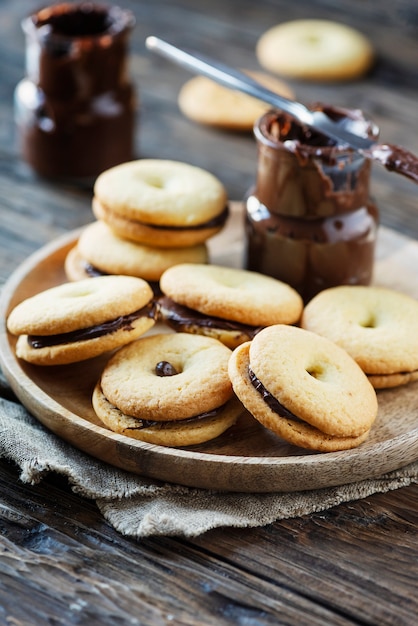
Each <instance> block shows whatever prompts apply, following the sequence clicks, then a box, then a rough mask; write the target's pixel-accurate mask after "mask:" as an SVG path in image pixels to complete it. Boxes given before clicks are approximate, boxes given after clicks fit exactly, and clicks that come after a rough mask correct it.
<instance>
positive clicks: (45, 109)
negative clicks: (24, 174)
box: [15, 2, 137, 181]
mask: <svg viewBox="0 0 418 626" xmlns="http://www.w3.org/2000/svg"><path fill="white" fill-rule="evenodd" d="M133 26H134V17H133V14H132V13H131V12H130V11H127V10H123V9H121V8H119V7H116V6H107V5H100V4H94V3H92V2H84V3H69V2H67V3H59V4H55V5H53V6H50V7H46V8H43V9H40V10H39V11H38V12H37V13H35V14H33V15H31V16H29V17H27V18H26V19H24V20H23V22H22V28H23V31H24V33H25V36H26V77H25V78H24V79H23V80H21V81H20V83H19V84H18V85H17V87H16V90H15V118H16V124H17V129H18V137H19V142H20V147H21V152H22V156H23V158H24V160H25V161H26V162H27V163H28V164H29V165H30V166H31V167H32V168H33V170H35V171H36V172H37V173H38V174H40V175H41V176H45V177H50V178H58V179H74V180H77V181H78V180H82V181H84V180H87V179H90V180H93V179H94V178H95V177H96V176H97V175H98V174H99V173H100V172H102V171H103V170H105V169H107V168H109V167H112V166H114V165H117V164H118V163H122V162H125V161H129V160H131V159H132V158H133V151H134V130H135V113H136V107H137V102H136V96H135V92H134V88H133V85H132V84H131V82H130V80H129V77H128V72H127V56H128V50H127V48H128V39H129V36H130V33H131V31H132V28H133Z"/></svg>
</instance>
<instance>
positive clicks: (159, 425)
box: [106, 398, 228, 430]
mask: <svg viewBox="0 0 418 626" xmlns="http://www.w3.org/2000/svg"><path fill="white" fill-rule="evenodd" d="M106 400H107V398H106ZM107 402H109V400H107ZM109 404H111V403H110V402H109ZM227 404H228V403H225V404H222V405H221V406H219V407H216V408H215V409H212V410H211V411H205V412H204V413H199V414H198V415H192V416H191V417H184V418H182V419H179V420H144V419H141V418H139V417H134V416H133V415H127V417H131V418H132V419H135V420H137V421H138V426H130V427H129V428H125V430H144V429H145V428H153V429H155V430H164V429H167V428H171V427H173V426H180V427H181V426H182V425H184V424H191V423H193V422H203V421H205V420H207V421H209V420H211V419H213V418H214V417H218V416H219V415H220V414H221V413H222V412H223V411H224V409H225V408H226V405H227ZM111 406H112V410H113V411H117V412H118V413H120V414H121V415H126V414H125V413H123V411H121V410H120V409H118V407H117V406H114V405H113V404H112V405H111Z"/></svg>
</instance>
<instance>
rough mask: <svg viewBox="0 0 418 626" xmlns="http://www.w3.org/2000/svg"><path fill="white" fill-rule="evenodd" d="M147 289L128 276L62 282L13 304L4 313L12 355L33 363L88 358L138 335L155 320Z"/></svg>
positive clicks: (142, 283) (59, 363) (148, 288)
mask: <svg viewBox="0 0 418 626" xmlns="http://www.w3.org/2000/svg"><path fill="white" fill-rule="evenodd" d="M153 295H154V294H153V291H152V289H151V287H150V286H149V284H148V283H147V282H146V281H144V280H142V279H140V278H135V277H131V276H102V277H98V278H93V279H89V278H88V279H85V280H82V281H78V282H70V283H63V284H61V285H58V286H57V287H52V288H50V289H47V290H45V291H43V292H40V293H38V294H36V295H34V296H32V297H30V298H27V299H26V300H24V301H22V302H21V303H20V304H18V305H17V306H16V307H15V308H14V309H13V310H12V311H11V313H10V315H9V316H8V319H7V328H8V330H9V332H10V333H12V334H13V335H17V336H18V339H17V342H16V355H17V356H18V357H19V358H20V359H23V360H25V361H28V362H30V363H34V364H36V365H64V364H68V363H75V362H78V361H83V360H85V359H90V358H92V357H95V356H98V355H99V354H103V353H104V352H107V351H109V350H114V349H115V348H119V347H120V346H123V345H125V344H127V343H129V342H131V341H134V340H135V339H138V337H140V336H141V335H142V334H144V333H145V332H146V331H147V330H149V329H150V328H152V327H153V326H154V324H155V317H154V302H153Z"/></svg>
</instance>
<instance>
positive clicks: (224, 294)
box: [157, 263, 303, 348]
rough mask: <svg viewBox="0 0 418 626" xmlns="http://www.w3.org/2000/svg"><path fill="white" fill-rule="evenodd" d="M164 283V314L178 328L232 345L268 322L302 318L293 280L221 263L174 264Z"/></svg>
mask: <svg viewBox="0 0 418 626" xmlns="http://www.w3.org/2000/svg"><path fill="white" fill-rule="evenodd" d="M160 288H161V291H162V293H163V294H164V297H163V298H161V299H160V300H159V301H158V305H157V306H158V316H159V318H160V319H162V320H163V321H164V322H165V323H166V324H168V325H169V326H171V327H172V328H173V329H174V330H176V331H181V332H188V333H196V334H202V335H207V336H210V337H215V338H216V339H219V340H220V341H222V342H223V343H224V344H225V345H227V346H228V347H230V348H235V347H236V346H237V345H240V344H241V343H243V342H245V341H248V340H250V339H252V337H254V335H255V334H256V333H257V332H258V331H259V330H260V329H261V328H263V327H265V326H270V325H271V324H294V323H296V322H298V320H299V318H300V316H301V313H302V308H303V301H302V298H301V297H300V295H299V294H298V293H297V292H296V291H295V290H294V289H293V288H292V287H290V286H289V285H287V284H285V283H282V282H281V281H279V280H276V279H275V278H271V277H269V276H264V275H262V274H259V273H257V272H250V271H247V270H242V269H236V268H228V267H222V266H219V265H202V264H198V263H195V264H190V263H182V264H179V265H175V266H173V267H171V268H169V269H168V270H166V271H165V272H164V273H163V275H162V276H161V279H160Z"/></svg>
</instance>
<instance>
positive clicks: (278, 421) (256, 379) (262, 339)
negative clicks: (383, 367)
mask: <svg viewBox="0 0 418 626" xmlns="http://www.w3.org/2000/svg"><path fill="white" fill-rule="evenodd" d="M229 376H230V378H231V381H232V385H233V388H234V391H235V393H236V395H237V396H238V398H239V399H240V400H241V402H242V403H243V405H244V406H245V408H246V409H247V410H248V411H249V412H250V413H251V414H252V415H253V416H254V417H255V419H257V420H258V421H259V422H260V423H261V424H263V425H264V426H265V427H266V428H268V429H269V430H271V431H273V432H274V433H275V434H277V435H278V436H279V437H281V438H282V439H285V440H286V441H288V442H289V443H292V444H294V445H296V446H300V447H302V448H307V449H312V450H317V451H321V452H332V451H337V450H346V449H350V448H354V447H357V446H358V445H360V444H361V443H362V442H363V441H365V440H366V438H367V437H368V435H369V432H370V428H371V427H372V425H373V423H374V421H375V419H376V415H377V398H376V392H375V390H374V389H373V387H372V385H371V384H370V382H369V381H368V379H367V377H366V376H365V374H364V373H363V371H362V370H361V368H360V367H359V366H358V365H357V363H356V362H355V361H354V359H352V358H351V357H350V356H349V355H348V353H347V352H346V351H345V350H343V349H342V348H340V347H339V346H337V345H336V344H334V343H333V342H331V341H329V340H328V339H326V338H324V337H321V336H320V335H317V334H315V333H311V332H309V331H306V330H303V329H301V328H298V327H294V326H284V325H275V326H270V327H268V328H265V329H263V330H261V331H260V332H259V333H258V334H257V335H256V336H255V337H254V339H253V340H252V341H251V342H246V343H244V344H242V345H241V346H238V347H237V348H236V349H235V350H234V351H233V353H232V356H231V358H230V361H229Z"/></svg>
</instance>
